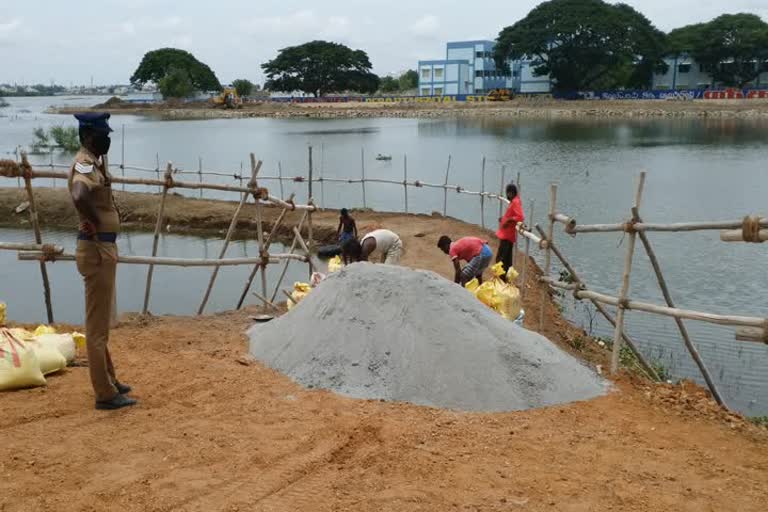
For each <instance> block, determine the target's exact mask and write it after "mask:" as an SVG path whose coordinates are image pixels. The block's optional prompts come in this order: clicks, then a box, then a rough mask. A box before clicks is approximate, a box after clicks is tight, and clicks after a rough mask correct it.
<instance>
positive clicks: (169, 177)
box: [163, 173, 173, 189]
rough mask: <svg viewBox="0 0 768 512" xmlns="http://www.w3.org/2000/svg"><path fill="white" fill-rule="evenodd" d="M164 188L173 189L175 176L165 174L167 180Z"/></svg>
mask: <svg viewBox="0 0 768 512" xmlns="http://www.w3.org/2000/svg"><path fill="white" fill-rule="evenodd" d="M163 186H164V187H165V188H166V189H171V188H173V175H172V174H171V173H166V174H165V180H164V183H163Z"/></svg>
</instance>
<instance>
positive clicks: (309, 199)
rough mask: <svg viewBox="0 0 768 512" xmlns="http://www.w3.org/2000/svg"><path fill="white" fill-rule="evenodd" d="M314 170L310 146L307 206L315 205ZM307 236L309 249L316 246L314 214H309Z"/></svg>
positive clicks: (310, 147)
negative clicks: (313, 191) (313, 227)
mask: <svg viewBox="0 0 768 512" xmlns="http://www.w3.org/2000/svg"><path fill="white" fill-rule="evenodd" d="M313 171H314V169H313V168H312V146H309V173H308V174H309V182H308V183H307V204H313V202H312V201H313V196H312V173H313ZM363 203H365V188H363ZM307 236H308V237H309V247H310V248H311V247H313V245H314V243H315V242H314V240H315V237H314V233H313V232H312V212H310V213H309V216H308V217H307Z"/></svg>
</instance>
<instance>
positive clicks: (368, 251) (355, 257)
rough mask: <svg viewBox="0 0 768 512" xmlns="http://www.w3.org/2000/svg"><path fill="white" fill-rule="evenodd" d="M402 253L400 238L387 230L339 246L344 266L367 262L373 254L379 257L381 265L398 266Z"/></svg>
mask: <svg viewBox="0 0 768 512" xmlns="http://www.w3.org/2000/svg"><path fill="white" fill-rule="evenodd" d="M402 252H403V242H402V241H401V240H400V237H399V236H398V235H397V233H394V232H392V231H390V230H388V229H377V230H375V231H371V232H370V233H368V234H367V235H365V236H363V239H362V240H361V241H360V242H358V241H357V240H355V239H351V240H347V241H346V242H344V244H343V245H342V246H341V255H342V257H343V259H344V264H345V265H348V264H349V263H354V262H356V261H368V258H370V257H371V256H372V255H373V254H374V253H378V254H379V255H380V257H381V263H385V264H387V265H399V264H400V256H401V254H402Z"/></svg>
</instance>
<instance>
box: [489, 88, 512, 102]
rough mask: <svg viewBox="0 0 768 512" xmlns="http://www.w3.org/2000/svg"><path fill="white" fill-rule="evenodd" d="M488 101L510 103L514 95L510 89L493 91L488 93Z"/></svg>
mask: <svg viewBox="0 0 768 512" xmlns="http://www.w3.org/2000/svg"><path fill="white" fill-rule="evenodd" d="M487 98H488V101H509V100H511V99H512V93H511V92H509V89H493V90H491V91H488V94H487Z"/></svg>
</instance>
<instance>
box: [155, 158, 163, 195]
mask: <svg viewBox="0 0 768 512" xmlns="http://www.w3.org/2000/svg"><path fill="white" fill-rule="evenodd" d="M155 164H156V165H155V175H156V176H157V181H158V182H159V181H160V153H155ZM161 187H162V183H157V191H158V192H160V190H161Z"/></svg>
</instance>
